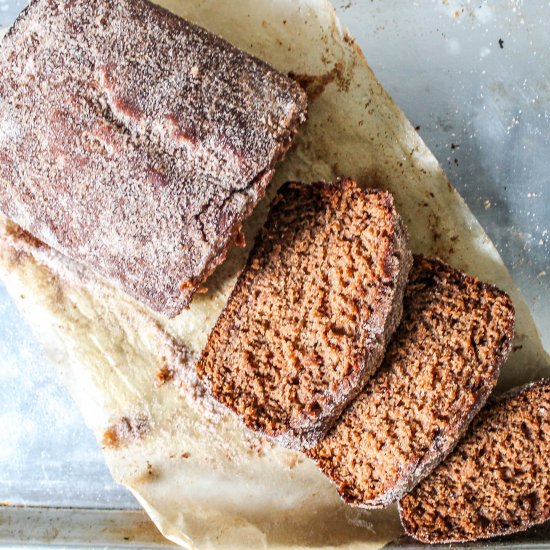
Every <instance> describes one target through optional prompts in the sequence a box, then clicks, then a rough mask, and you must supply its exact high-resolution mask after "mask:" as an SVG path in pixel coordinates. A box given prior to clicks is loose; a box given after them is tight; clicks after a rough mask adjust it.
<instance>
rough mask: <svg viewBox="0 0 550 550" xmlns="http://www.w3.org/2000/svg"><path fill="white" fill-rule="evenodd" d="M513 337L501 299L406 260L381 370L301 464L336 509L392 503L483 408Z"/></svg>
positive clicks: (424, 261) (430, 264) (432, 263)
mask: <svg viewBox="0 0 550 550" xmlns="http://www.w3.org/2000/svg"><path fill="white" fill-rule="evenodd" d="M513 330H514V309H513V307H512V303H511V301H510V298H509V297H508V296H507V295H506V294H505V293H504V292H501V291H500V290H498V289H497V288H495V287H494V286H492V285H488V284H484V283H482V282H480V281H479V280H477V279H475V278H473V277H468V276H467V275H464V274H463V273H460V272H459V271H457V270H455V269H453V268H452V267H450V266H448V265H446V264H444V263H443V262H441V261H439V260H435V259H428V258H424V257H420V256H416V257H415V262H414V265H413V268H412V270H411V275H410V279H409V283H408V285H407V288H406V290H405V297H404V304H403V319H402V321H401V324H400V325H399V327H398V329H397V330H396V332H395V334H394V336H393V338H392V339H391V341H390V344H389V345H388V350H387V353H386V356H385V358H384V361H383V363H382V366H381V367H380V369H379V370H378V372H377V373H376V374H375V376H374V377H373V378H372V379H371V380H370V381H369V382H368V383H367V385H366V386H365V388H364V390H363V391H362V392H361V393H360V394H359V396H358V397H357V398H356V399H355V401H354V402H353V403H352V404H351V405H350V406H349V407H348V408H347V409H346V410H345V411H344V413H343V415H342V416H341V417H340V419H339V420H338V421H337V423H336V425H335V426H334V428H333V429H332V430H331V431H330V432H329V433H328V434H327V436H326V437H325V438H324V439H323V440H322V441H321V442H320V443H319V445H318V446H316V447H315V448H313V449H311V450H310V451H309V452H308V455H309V456H310V457H311V458H313V459H314V460H315V461H316V462H317V464H318V465H319V467H320V468H321V470H322V471H323V472H324V473H325V474H326V475H327V476H328V477H329V478H330V479H331V480H332V481H333V482H334V483H335V484H336V487H337V489H338V492H339V493H340V495H341V496H342V497H343V498H344V500H345V501H346V502H348V503H350V504H352V505H354V506H361V507H365V508H377V507H381V506H386V505H388V504H390V503H391V502H393V501H395V500H398V499H399V498H400V497H402V496H403V495H404V494H405V493H406V492H407V491H409V490H410V489H411V488H412V487H413V486H414V485H415V484H417V483H418V482H419V481H420V480H421V479H422V478H423V477H424V476H426V475H427V474H429V472H430V471H431V470H432V469H433V468H434V467H435V466H436V465H437V464H438V463H439V462H440V461H441V460H442V459H443V458H444V457H445V456H446V455H447V454H448V453H449V452H450V451H451V449H452V448H453V446H454V445H455V444H456V442H457V441H458V439H459V437H460V436H461V434H462V433H463V432H464V430H465V428H466V427H467V426H468V424H469V423H470V421H471V419H472V417H473V416H474V414H476V412H477V411H478V410H479V408H480V407H481V406H483V404H484V403H485V401H486V399H487V397H488V396H489V394H490V392H491V391H492V390H493V388H494V386H495V383H496V381H497V378H498V375H499V372H500V367H501V366H502V364H503V363H504V361H505V360H506V357H507V356H508V353H509V351H510V348H511V344H512V335H513Z"/></svg>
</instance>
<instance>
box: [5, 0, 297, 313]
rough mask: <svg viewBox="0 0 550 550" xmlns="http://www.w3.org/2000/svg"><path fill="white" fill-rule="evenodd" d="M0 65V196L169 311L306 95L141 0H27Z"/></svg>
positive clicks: (283, 140)
mask: <svg viewBox="0 0 550 550" xmlns="http://www.w3.org/2000/svg"><path fill="white" fill-rule="evenodd" d="M0 75H1V76H0V91H1V94H0V96H1V97H0V157H1V159H2V162H1V163H0V181H1V182H2V185H1V186H0V187H1V189H0V210H2V211H3V212H4V213H5V214H6V215H7V216H8V217H10V218H12V219H13V220H14V221H15V222H16V223H18V224H19V225H21V226H22V227H23V228H24V229H26V230H28V231H29V232H31V233H32V234H33V235H35V236H36V237H38V238H39V239H41V240H43V241H45V242H46V243H47V244H49V245H50V246H52V247H54V248H56V249H58V250H60V251H61V252H63V253H65V254H67V255H69V256H71V257H73V258H75V259H77V260H79V261H82V262H84V263H85V264H87V265H88V266H90V267H92V268H93V269H95V270H96V271H98V272H99V273H100V274H102V275H104V276H106V277H108V278H110V279H113V280H115V281H116V282H117V283H119V284H120V285H121V286H122V287H123V288H124V289H125V290H126V291H127V292H129V293H130V294H132V295H133V296H134V297H136V298H138V299H140V300H141V301H143V302H145V303H147V304H148V305H149V306H151V307H152V308H153V309H155V310H157V311H160V312H162V313H165V314H168V315H175V314H177V313H178V312H179V311H181V309H182V308H183V307H185V306H186V305H188V303H189V302H190V300H191V298H192V295H193V293H194V292H195V291H196V289H197V287H198V286H199V285H200V283H201V281H202V280H204V278H205V277H206V276H207V275H208V274H209V273H210V272H211V271H212V270H213V269H214V268H215V267H216V265H218V264H219V263H220V262H221V261H223V258H224V256H225V253H226V250H227V248H228V246H229V245H230V244H231V242H232V240H233V239H235V237H236V236H237V233H238V231H239V226H240V223H241V222H242V221H243V219H244V218H245V217H246V216H247V215H248V214H249V213H250V212H251V210H252V209H253V207H254V206H255V205H256V204H257V202H258V201H259V199H260V198H261V196H262V195H263V193H264V191H265V187H266V186H267V184H268V182H269V180H270V178H271V175H272V171H273V167H274V164H275V162H276V161H277V160H278V159H279V158H280V157H281V156H282V155H283V154H284V152H285V151H286V149H287V148H288V146H289V145H290V142H291V139H292V137H293V134H294V132H295V129H296V126H297V124H298V123H299V122H301V121H302V120H303V119H304V117H305V110H306V97H305V94H304V92H303V91H302V90H301V89H300V88H299V86H298V85H297V84H295V83H294V82H293V81H291V80H290V79H288V78H287V77H286V76H283V75H281V74H279V73H278V72H277V71H275V70H274V69H272V68H270V67H269V66H268V65H266V64H265V63H263V62H262V61H260V60H258V59H255V58H253V57H251V56H249V55H247V54H246V53H244V52H242V51H240V50H238V49H237V48H235V47H233V46H231V45H230V44H228V43H227V42H225V41H224V40H222V39H221V38H219V37H218V36H215V35H213V34H211V33H209V32H207V31H206V30H204V29H202V28H199V27H197V26H195V25H192V24H190V23H188V22H186V21H184V20H183V19H181V18H179V17H176V16H175V15H173V14H171V13H170V12H168V11H166V10H164V9H162V8H160V7H158V6H155V5H154V4H152V3H150V2H148V1H146V0H117V1H116V2H115V1H112V0H35V1H34V2H32V3H31V4H30V6H29V7H28V8H27V9H26V10H25V12H24V13H23V14H22V15H21V16H20V18H19V19H18V20H17V22H16V23H15V25H14V27H13V28H12V29H11V31H10V32H9V33H8V35H7V36H6V37H5V38H4V40H3V43H2V49H1V51H0Z"/></svg>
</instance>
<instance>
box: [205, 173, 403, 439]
mask: <svg viewBox="0 0 550 550" xmlns="http://www.w3.org/2000/svg"><path fill="white" fill-rule="evenodd" d="M407 242H408V241H407V236H406V232H405V229H404V227H403V225H402V222H401V219H400V218H399V216H398V214H397V212H396V211H395V208H394V205H393V198H392V197H391V195H390V194H389V193H387V192H383V191H377V190H366V191H363V190H361V189H360V188H359V187H358V186H357V184H356V183H355V182H354V181H352V180H349V179H342V180H339V181H338V182H336V183H335V184H328V183H318V184H312V185H304V184H298V183H287V184H285V185H284V186H283V187H282V188H281V191H280V194H279V195H278V197H277V199H276V201H275V202H274V205H273V206H272V209H271V211H270V214H269V216H268V219H267V222H266V225H265V227H264V228H263V230H262V232H261V234H260V236H259V237H258V240H257V241H256V244H255V247H254V249H253V250H252V252H251V254H250V257H249V259H248V263H247V266H246V268H245V270H244V271H243V273H242V274H241V276H240V278H239V280H238V281H237V284H236V286H235V289H234V291H233V293H232V295H231V297H230V299H229V302H228V304H227V306H226V308H225V310H224V312H223V313H222V315H221V316H220V318H219V320H218V322H217V324H216V326H215V328H214V329H213V331H212V333H211V335H210V338H209V342H208V344H207V346H206V349H205V350H204V352H203V355H202V357H201V359H200V361H199V362H198V365H197V372H198V374H199V376H200V378H201V379H202V380H203V381H204V382H205V383H206V384H207V386H208V387H209V388H210V389H211V391H212V393H213V394H214V396H215V397H216V398H217V399H218V400H220V401H221V402H222V403H223V404H224V405H226V406H227V407H229V408H230V409H232V410H233V411H235V412H236V413H237V414H238V415H239V416H240V417H241V418H242V419H243V420H244V422H245V424H246V425H247V426H248V427H250V428H252V429H254V430H258V431H261V432H264V433H265V434H267V435H269V436H271V437H273V438H275V439H276V440H277V441H278V442H279V443H280V444H282V445H285V446H287V447H292V448H302V447H310V446H312V445H313V444H315V443H316V442H317V441H318V440H319V439H320V438H321V437H322V435H323V434H324V433H325V432H326V431H327V430H328V429H329V428H330V426H331V424H332V423H333V422H334V420H335V418H337V416H338V415H339V414H340V413H341V411H342V410H343V408H344V406H345V405H346V404H347V403H348V402H349V401H350V400H351V399H353V397H355V395H356V394H357V393H358V392H359V391H360V390H361V388H362V386H363V385H364V384H365V382H366V380H367V379H368V378H369V377H370V376H371V375H372V374H373V372H374V371H375V370H376V369H377V368H378V367H379V365H380V363H381V361H382V356H383V352H384V349H385V347H386V344H387V340H388V339H389V336H390V335H391V333H392V332H393V331H394V330H395V327H396V326H397V324H398V323H399V320H400V318H401V308H402V296H403V290H404V287H405V282H406V279H407V276H408V272H409V269H410V265H411V263H412V256H411V254H410V252H409V250H408V244H407Z"/></svg>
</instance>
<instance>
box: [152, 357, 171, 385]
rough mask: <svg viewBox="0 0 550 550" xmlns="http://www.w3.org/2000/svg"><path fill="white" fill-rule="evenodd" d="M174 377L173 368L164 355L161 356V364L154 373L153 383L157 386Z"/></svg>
mask: <svg viewBox="0 0 550 550" xmlns="http://www.w3.org/2000/svg"><path fill="white" fill-rule="evenodd" d="M173 378H174V370H173V369H171V368H170V367H169V366H168V364H167V361H166V357H165V356H162V357H161V365H160V367H159V369H158V370H157V372H156V374H155V385H156V386H157V388H160V387H161V386H164V384H166V382H170V380H172V379H173Z"/></svg>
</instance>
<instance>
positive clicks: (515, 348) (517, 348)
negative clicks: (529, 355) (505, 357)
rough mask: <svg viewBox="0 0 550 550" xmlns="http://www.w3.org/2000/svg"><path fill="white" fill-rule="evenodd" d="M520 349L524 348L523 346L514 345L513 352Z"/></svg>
mask: <svg viewBox="0 0 550 550" xmlns="http://www.w3.org/2000/svg"><path fill="white" fill-rule="evenodd" d="M520 349H523V346H521V345H520V346H513V347H512V353H515V352H516V351H519V350H520Z"/></svg>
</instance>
